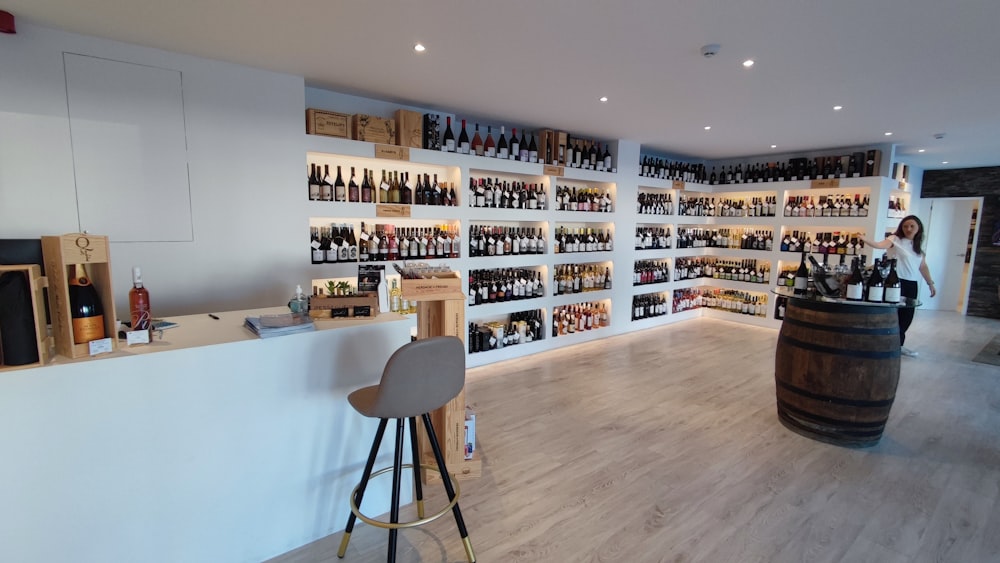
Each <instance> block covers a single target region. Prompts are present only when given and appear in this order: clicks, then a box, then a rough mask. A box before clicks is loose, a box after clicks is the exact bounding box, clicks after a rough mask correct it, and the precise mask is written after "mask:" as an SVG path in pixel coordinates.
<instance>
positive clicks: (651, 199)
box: [636, 192, 674, 215]
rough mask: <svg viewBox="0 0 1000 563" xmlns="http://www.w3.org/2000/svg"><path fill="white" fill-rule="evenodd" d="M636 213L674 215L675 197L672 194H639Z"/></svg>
mask: <svg viewBox="0 0 1000 563" xmlns="http://www.w3.org/2000/svg"><path fill="white" fill-rule="evenodd" d="M636 212H637V213H638V214H639V215H673V214H674V200H673V196H672V195H670V192H667V193H658V192H639V200H638V202H637V207H636Z"/></svg>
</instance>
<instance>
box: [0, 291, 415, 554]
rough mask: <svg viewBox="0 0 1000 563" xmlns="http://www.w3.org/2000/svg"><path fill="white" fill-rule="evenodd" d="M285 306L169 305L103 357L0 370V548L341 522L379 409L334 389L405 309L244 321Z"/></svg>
mask: <svg viewBox="0 0 1000 563" xmlns="http://www.w3.org/2000/svg"><path fill="white" fill-rule="evenodd" d="M281 310H283V308H275V309H270V310H253V311H236V312H220V313H216V315H217V316H218V317H220V319H219V320H215V319H212V318H210V317H208V316H207V315H192V316H187V317H178V318H174V319H170V320H174V321H176V322H178V323H179V324H180V326H179V327H177V328H173V329H170V330H167V331H165V332H164V340H163V341H155V342H154V343H153V344H151V345H145V346H137V347H132V348H124V349H123V350H122V351H120V352H117V353H115V354H114V357H103V358H99V359H85V360H67V359H65V358H59V359H57V360H56V361H54V362H53V363H52V364H50V365H48V366H44V367H40V368H33V369H25V370H16V371H11V372H5V373H0V454H2V461H0V561H17V562H19V563H33V562H38V563H42V562H44V563H51V562H56V561H74V562H101V563H111V562H119V561H120V562H134V561H143V562H149V563H153V562H159V561H162V562H170V563H176V562H185V563H195V562H206V563H207V562H211V563H224V562H238V561H239V562H243V561H246V562H250V561H254V562H256V561H261V560H263V559H267V558H269V557H272V556H274V555H277V554H279V553H283V552H285V551H288V550H290V549H293V548H295V547H297V546H300V545H302V544H304V543H307V542H309V541H312V540H314V539H317V538H319V537H322V536H325V535H327V534H329V533H332V532H334V531H336V530H339V529H342V528H343V526H344V523H345V521H346V516H347V514H348V510H349V509H348V504H347V499H348V495H349V493H350V491H351V489H352V488H353V487H354V486H355V484H356V483H357V480H358V479H359V478H360V474H361V470H362V469H363V466H364V460H365V458H366V456H367V454H368V450H369V448H370V447H371V439H372V437H373V435H374V431H375V427H376V425H377V421H373V420H371V419H366V418H364V417H362V416H360V415H358V414H357V413H355V412H354V410H353V409H352V408H351V407H350V405H349V404H348V403H347V399H346V396H347V394H348V393H349V392H350V391H352V390H354V389H356V388H358V387H362V386H364V385H369V384H372V383H375V382H377V381H378V378H379V377H380V375H381V370H382V367H383V366H384V364H385V361H386V360H387V359H388V357H389V356H390V355H391V354H392V352H393V351H394V350H396V349H397V348H398V347H399V346H401V345H403V344H404V343H406V342H408V341H409V333H410V325H411V323H410V322H407V319H406V318H405V317H402V316H399V315H395V314H389V315H379V316H378V317H377V318H376V319H374V320H372V321H325V322H319V323H317V329H318V330H317V331H316V332H311V333H304V334H297V335H290V336H282V337H277V338H270V339H263V340H262V339H258V338H257V337H255V336H254V335H253V334H251V333H250V332H249V331H247V330H246V329H244V328H243V327H242V323H243V319H244V317H245V316H247V315H250V314H259V313H261V312H263V313H268V312H278V311H281ZM392 431H393V427H392V425H390V429H389V431H388V432H387V435H388V434H391V432H392ZM384 442H388V443H387V444H384V447H383V448H382V450H381V453H380V462H379V463H377V465H376V466H377V467H379V466H384V465H389V464H391V443H392V440H391V436H389V439H388V440H386V441H384ZM383 481H384V483H382V482H379V481H376V482H375V483H373V485H372V487H370V488H369V493H368V495H366V500H365V503H366V505H367V503H368V502H369V501H372V502H373V504H372V505H371V507H370V508H369V509H368V510H369V511H370V513H372V514H378V513H380V512H383V511H385V510H388V499H389V480H388V479H385V480H383Z"/></svg>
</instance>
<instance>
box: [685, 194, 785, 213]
mask: <svg viewBox="0 0 1000 563" xmlns="http://www.w3.org/2000/svg"><path fill="white" fill-rule="evenodd" d="M777 205H778V196H776V195H774V196H760V197H752V198H750V200H749V201H748V200H747V199H746V198H739V197H736V198H732V197H730V198H719V202H718V203H716V201H715V198H714V197H694V196H686V195H684V194H681V195H679V196H677V214H678V215H683V216H687V217H774V214H775V212H776V211H777Z"/></svg>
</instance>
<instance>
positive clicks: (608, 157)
mask: <svg viewBox="0 0 1000 563" xmlns="http://www.w3.org/2000/svg"><path fill="white" fill-rule="evenodd" d="M602 158H603V160H604V171H605V172H612V171H613V169H612V167H611V151H609V150H608V144H607V143H605V145H604V155H603V157H602Z"/></svg>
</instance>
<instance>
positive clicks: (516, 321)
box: [469, 309, 545, 354]
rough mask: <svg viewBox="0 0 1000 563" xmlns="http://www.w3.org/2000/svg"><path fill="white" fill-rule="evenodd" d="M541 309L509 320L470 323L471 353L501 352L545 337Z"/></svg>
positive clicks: (510, 316) (518, 313)
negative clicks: (509, 347)
mask: <svg viewBox="0 0 1000 563" xmlns="http://www.w3.org/2000/svg"><path fill="white" fill-rule="evenodd" d="M543 326H544V325H543V316H542V311H541V309H535V310H532V311H519V312H517V313H511V314H510V315H508V316H507V319H506V320H505V321H503V322H501V321H489V322H484V323H482V324H477V323H475V322H471V323H469V353H470V354H476V353H479V352H488V351H490V350H499V349H501V348H506V347H507V346H516V345H518V344H527V343H528V342H534V341H536V340H541V339H542V338H543V336H544V332H545V331H544V330H542V327H543Z"/></svg>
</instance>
